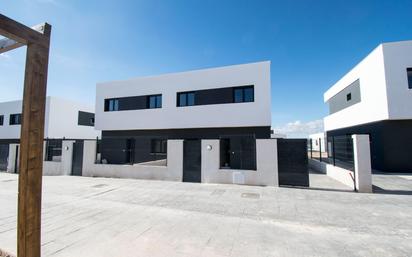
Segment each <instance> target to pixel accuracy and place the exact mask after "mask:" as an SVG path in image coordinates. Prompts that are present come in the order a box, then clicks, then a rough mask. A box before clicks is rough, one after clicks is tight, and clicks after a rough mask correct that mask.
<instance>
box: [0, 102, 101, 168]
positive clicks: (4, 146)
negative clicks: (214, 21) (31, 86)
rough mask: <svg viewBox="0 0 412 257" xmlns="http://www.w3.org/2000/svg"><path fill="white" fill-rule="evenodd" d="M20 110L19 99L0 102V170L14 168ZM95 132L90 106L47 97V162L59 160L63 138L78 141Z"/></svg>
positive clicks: (92, 137) (98, 133)
mask: <svg viewBox="0 0 412 257" xmlns="http://www.w3.org/2000/svg"><path fill="white" fill-rule="evenodd" d="M21 112H22V101H21V100H19V101H10V102H2V103H0V170H3V171H5V170H9V171H11V172H16V171H17V163H18V149H19V143H20V130H21V121H22V117H21ZM98 136H100V132H98V131H96V130H95V129H94V108H93V106H88V105H85V104H81V103H77V102H73V101H69V100H65V99H61V98H56V97H47V98H46V110H45V126H44V137H45V154H44V155H45V158H44V159H45V161H46V162H47V161H49V162H61V157H62V151H63V149H62V148H63V144H64V141H74V142H79V143H80V142H81V141H82V140H84V139H96V137H98ZM66 148H68V146H66ZM66 150H69V149H66ZM70 150H72V149H70ZM56 172H58V171H57V170H56Z"/></svg>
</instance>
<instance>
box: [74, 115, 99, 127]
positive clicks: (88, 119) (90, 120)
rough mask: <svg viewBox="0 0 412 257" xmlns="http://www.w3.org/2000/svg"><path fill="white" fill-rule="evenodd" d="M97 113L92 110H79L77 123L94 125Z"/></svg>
mask: <svg viewBox="0 0 412 257" xmlns="http://www.w3.org/2000/svg"><path fill="white" fill-rule="evenodd" d="M94 118H95V115H94V113H92V112H84V111H78V113H77V125H79V126H88V127H94Z"/></svg>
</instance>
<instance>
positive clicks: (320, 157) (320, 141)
mask: <svg viewBox="0 0 412 257" xmlns="http://www.w3.org/2000/svg"><path fill="white" fill-rule="evenodd" d="M319 161H320V162H322V139H321V138H319Z"/></svg>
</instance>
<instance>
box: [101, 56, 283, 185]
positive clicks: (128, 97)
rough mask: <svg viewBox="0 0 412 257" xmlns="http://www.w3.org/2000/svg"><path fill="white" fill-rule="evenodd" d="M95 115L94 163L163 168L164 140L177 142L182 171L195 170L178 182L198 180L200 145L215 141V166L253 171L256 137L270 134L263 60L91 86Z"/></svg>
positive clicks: (267, 81)
mask: <svg viewBox="0 0 412 257" xmlns="http://www.w3.org/2000/svg"><path fill="white" fill-rule="evenodd" d="M95 113H96V125H95V126H96V129H98V130H101V131H102V139H101V141H100V142H99V144H98V154H96V156H98V159H99V160H97V161H99V162H100V163H103V164H138V163H139V164H142V163H144V164H153V163H155V164H162V163H163V164H164V163H166V162H167V151H168V149H169V148H168V147H167V144H168V140H184V150H183V155H184V158H185V160H187V159H193V162H185V163H184V164H183V166H184V167H183V169H184V170H185V169H189V170H190V169H192V170H197V171H195V172H193V173H187V174H186V173H185V171H184V174H183V176H184V178H183V180H184V181H185V180H186V181H193V182H200V165H201V163H200V162H201V161H200V158H201V140H206V139H218V140H219V142H220V143H219V148H220V149H219V150H220V151H219V153H220V156H219V160H217V161H219V165H220V166H219V167H220V168H222V169H238V170H256V139H269V138H270V135H271V129H270V126H271V82H270V62H269V61H266V62H257V63H249V64H241V65H233V66H226V67H218V68H210V69H203V70H195V71H188V72H179V73H172V74H164V75H159V76H152V77H140V78H135V79H129V80H121V81H112V82H104V83H98V84H97V92H96V109H95ZM209 147H210V149H211V148H212V145H210V146H208V148H209ZM170 150H173V149H169V151H170ZM273 158H275V156H273ZM189 166H190V167H189Z"/></svg>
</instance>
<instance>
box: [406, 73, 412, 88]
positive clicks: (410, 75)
mask: <svg viewBox="0 0 412 257" xmlns="http://www.w3.org/2000/svg"><path fill="white" fill-rule="evenodd" d="M406 75H407V79H408V88H409V89H412V68H406Z"/></svg>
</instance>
